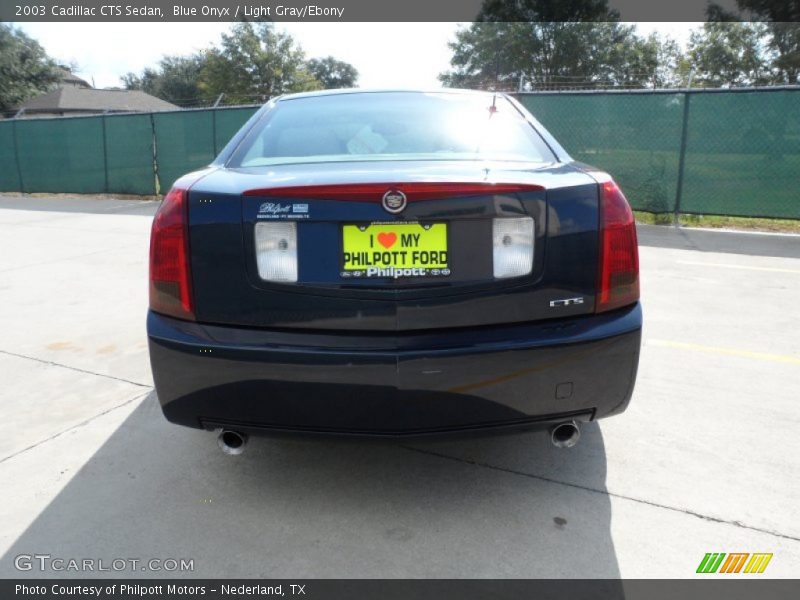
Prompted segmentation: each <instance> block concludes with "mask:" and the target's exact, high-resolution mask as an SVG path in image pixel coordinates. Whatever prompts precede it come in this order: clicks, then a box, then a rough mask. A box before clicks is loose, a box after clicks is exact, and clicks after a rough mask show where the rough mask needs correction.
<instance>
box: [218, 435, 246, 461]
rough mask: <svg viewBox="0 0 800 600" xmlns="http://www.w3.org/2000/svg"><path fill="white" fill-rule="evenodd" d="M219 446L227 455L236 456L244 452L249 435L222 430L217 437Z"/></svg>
mask: <svg viewBox="0 0 800 600" xmlns="http://www.w3.org/2000/svg"><path fill="white" fill-rule="evenodd" d="M217 444H218V445H219V447H220V448H221V449H222V451H223V452H224V453H225V454H230V455H231V456H236V455H237V454H241V453H242V452H244V447H245V446H246V445H247V434H246V433H239V432H238V431H231V430H230V429H222V430H221V431H220V432H219V435H218V436H217Z"/></svg>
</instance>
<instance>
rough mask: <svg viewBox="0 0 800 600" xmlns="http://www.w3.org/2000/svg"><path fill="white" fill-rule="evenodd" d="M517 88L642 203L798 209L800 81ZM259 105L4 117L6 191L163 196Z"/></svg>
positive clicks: (0, 172)
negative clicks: (748, 85)
mask: <svg viewBox="0 0 800 600" xmlns="http://www.w3.org/2000/svg"><path fill="white" fill-rule="evenodd" d="M518 98H519V99H520V101H521V102H522V103H523V104H524V105H525V106H526V107H527V108H528V109H530V110H531V112H532V113H533V114H534V115H536V117H537V118H538V119H539V120H540V121H541V122H542V123H543V124H544V125H545V126H546V127H547V128H548V129H549V130H550V131H551V132H552V133H553V134H554V135H555V136H556V138H557V139H558V140H559V141H560V142H561V144H562V145H563V146H564V147H565V148H566V149H567V151H568V152H569V153H570V154H571V155H572V156H573V157H574V158H576V159H577V160H581V161H584V162H587V163H589V164H591V165H594V166H596V167H599V168H601V169H604V170H607V171H609V172H610V173H611V174H612V175H613V176H614V177H615V178H616V179H617V180H618V181H619V182H620V185H621V186H622V188H623V190H624V191H625V193H626V195H627V197H628V199H629V200H630V202H631V204H632V206H633V207H634V208H635V209H637V210H642V211H647V212H652V213H678V212H680V213H687V214H707V215H730V216H751V217H772V218H793V219H800V189H799V188H798V181H799V180H800V88H763V89H735V90H689V91H685V90H682V91H676V90H642V91H627V90H626V91H591V92H574V91H570V92H532V93H521V94H518ZM256 109H257V107H256V106H244V107H225V108H211V109H198V110H182V111H175V112H163V113H153V114H129V115H103V116H92V117H71V118H63V117H62V118H46V119H7V120H0V164H2V165H3V168H2V169H0V191H13V192H17V191H22V192H64V193H122V194H141V195H154V194H160V193H163V192H164V191H165V189H166V188H168V187H169V185H171V184H172V182H173V181H174V180H175V179H177V178H178V177H179V176H180V175H182V174H183V173H186V172H188V171H191V170H193V169H196V168H198V167H201V166H204V165H206V164H208V163H209V162H211V160H212V159H213V158H214V156H215V155H216V154H217V153H218V152H219V151H220V150H221V149H222V147H223V146H224V145H225V143H226V142H227V140H228V139H230V137H231V136H232V135H233V134H234V133H235V132H236V131H237V130H238V129H239V128H240V127H241V126H242V125H243V124H244V122H245V121H246V120H247V119H248V118H249V117H250V116H251V115H252V114H253V112H254V111H255V110H256Z"/></svg>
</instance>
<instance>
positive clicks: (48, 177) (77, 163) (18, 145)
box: [0, 106, 257, 195]
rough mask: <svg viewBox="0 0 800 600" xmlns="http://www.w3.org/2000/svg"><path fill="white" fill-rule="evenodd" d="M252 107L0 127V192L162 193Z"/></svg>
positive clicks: (207, 156) (218, 145)
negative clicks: (0, 166)
mask: <svg viewBox="0 0 800 600" xmlns="http://www.w3.org/2000/svg"><path fill="white" fill-rule="evenodd" d="M256 110H257V107H254V106H248V107H235V108H219V109H207V110H184V111H176V112H164V113H153V114H149V113H148V114H126V115H102V116H96V117H95V116H92V117H70V118H63V117H60V118H46V119H7V120H4V121H0V164H1V165H2V168H0V192H11V191H14V192H17V191H22V192H65V193H82V194H99V193H115V194H140V195H154V194H158V193H164V191H165V190H166V189H167V188H169V186H170V185H171V184H172V182H173V181H175V179H177V178H178V177H180V176H181V175H183V174H184V173H187V172H189V171H191V170H193V169H196V168H198V167H202V166H204V165H207V164H208V163H209V162H211V160H212V159H213V158H214V157H215V156H216V155H217V153H218V152H219V151H220V150H222V148H223V146H224V145H225V144H226V143H227V141H228V140H229V139H230V138H231V137H232V136H233V134H234V133H236V131H237V130H238V129H239V128H240V127H241V126H242V125H243V124H244V123H245V121H247V119H249V118H250V116H251V115H252V114H253V113H254V112H255V111H256Z"/></svg>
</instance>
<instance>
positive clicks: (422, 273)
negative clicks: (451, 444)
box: [147, 90, 642, 453]
mask: <svg viewBox="0 0 800 600" xmlns="http://www.w3.org/2000/svg"><path fill="white" fill-rule="evenodd" d="M641 327H642V315H641V308H640V305H639V264H638V250H637V242H636V229H635V223H634V219H633V215H632V213H631V209H630V207H629V206H628V203H627V201H626V199H625V197H624V196H623V194H622V192H621V191H620V189H619V188H618V187H617V185H616V184H615V183H614V181H613V180H612V179H611V178H610V177H609V176H608V175H607V174H606V173H602V172H599V171H597V170H595V169H593V168H591V167H589V166H587V165H583V164H580V163H577V162H575V161H573V160H572V159H571V158H570V157H569V156H568V155H567V153H566V152H565V151H564V149H563V148H561V146H560V145H559V144H558V142H556V140H555V139H554V138H553V137H552V136H551V135H550V134H549V133H548V132H547V131H546V130H545V129H544V128H543V127H542V126H541V124H539V123H538V122H537V121H536V120H535V119H534V118H533V117H532V116H531V115H530V114H529V113H528V112H527V111H526V110H525V109H524V108H523V107H522V106H521V105H520V104H519V103H518V102H517V101H516V100H514V99H513V98H511V97H508V96H506V95H504V94H499V93H498V94H495V93H484V92H461V91H437V92H432V93H425V92H364V91H358V90H353V91H336V92H321V93H319V92H318V93H310V94H296V95H291V96H283V97H280V98H277V99H275V100H273V101H271V102H269V103H268V104H267V105H265V106H264V107H263V108H262V109H261V110H259V111H258V112H257V113H256V114H255V115H254V116H253V117H252V118H251V119H250V120H249V121H248V122H247V123H246V124H245V126H244V127H243V128H242V129H241V130H240V131H239V132H238V133H237V134H236V135H235V136H234V138H233V139H232V140H231V142H230V143H229V144H228V145H227V146H226V147H225V149H224V150H223V151H222V153H221V154H220V155H219V156H218V157H217V159H216V160H215V161H214V162H213V163H212V164H211V165H210V166H209V167H208V168H205V169H202V170H199V171H197V172H195V173H191V174H189V175H186V176H184V177H182V178H181V179H179V180H178V181H177V182H176V183H175V185H174V187H173V188H172V190H171V191H170V192H169V193H168V194H167V196H166V197H165V198H164V201H163V202H162V204H161V206H160V208H159V209H158V212H157V214H156V216H155V219H154V221H153V228H152V235H151V246H150V311H149V313H148V319H147V330H148V337H149V347H150V360H151V364H152V368H153V376H154V380H155V385H156V391H157V393H158V398H159V400H160V403H161V406H162V408H163V411H164V414H165V415H166V418H167V419H169V420H170V421H172V422H174V423H178V424H181V425H187V426H191V427H200V428H206V429H209V430H221V432H222V433H221V434H220V436H219V440H220V445H221V446H222V447H223V449H224V450H226V451H228V452H231V453H238V452H240V451H241V450H242V448H243V447H244V443H245V441H246V439H247V435H248V434H249V433H259V432H261V433H270V432H272V433H280V432H294V433H317V434H340V435H364V436H409V435H431V434H452V433H458V432H476V431H485V430H504V429H506V430H509V429H510V430H516V429H522V428H532V427H549V428H550V430H551V435H552V439H553V441H554V443H556V445H560V446H570V445H573V444H574V443H575V442H576V441H577V439H578V436H579V429H578V423H579V422H581V421H588V420H593V419H597V418H600V417H606V416H609V415H613V414H616V413H619V412H622V411H623V410H625V408H626V406H627V404H628V402H629V400H630V397H631V394H632V390H633V384H634V381H635V378H636V369H637V365H638V360H639V347H640V339H641Z"/></svg>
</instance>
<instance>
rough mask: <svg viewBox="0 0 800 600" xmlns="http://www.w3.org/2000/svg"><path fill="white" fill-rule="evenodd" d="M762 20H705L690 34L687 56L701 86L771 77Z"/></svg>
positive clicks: (753, 82)
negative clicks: (735, 21) (707, 21)
mask: <svg viewBox="0 0 800 600" xmlns="http://www.w3.org/2000/svg"><path fill="white" fill-rule="evenodd" d="M765 35H766V28H765V26H764V25H763V24H762V23H730V22H723V21H712V22H709V23H704V24H703V28H702V29H701V30H699V31H693V32H692V34H691V36H690V37H689V46H688V53H687V55H688V59H689V62H690V63H691V65H692V68H693V69H694V71H695V75H694V79H693V82H694V84H696V85H700V86H709V87H721V86H742V85H763V84H765V83H768V82H769V81H770V80H771V76H770V71H769V64H768V61H767V60H766V58H765V52H764V46H765V40H764V38H765Z"/></svg>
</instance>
